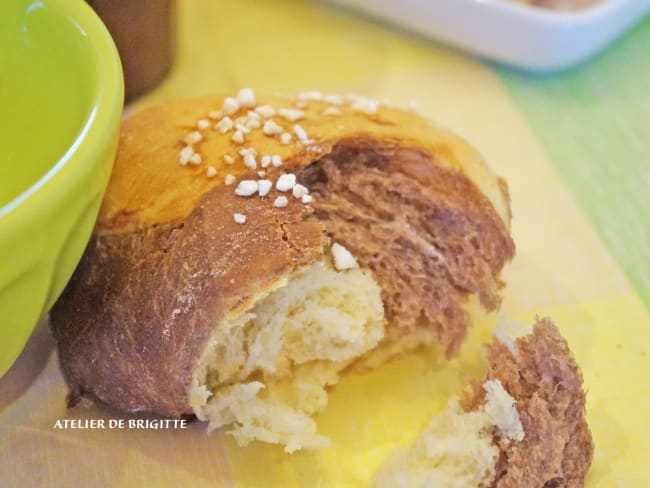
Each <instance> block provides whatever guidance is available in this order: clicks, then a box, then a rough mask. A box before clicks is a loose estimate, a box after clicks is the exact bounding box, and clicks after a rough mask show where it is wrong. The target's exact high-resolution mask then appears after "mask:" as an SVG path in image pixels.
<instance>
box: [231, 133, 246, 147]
mask: <svg viewBox="0 0 650 488" xmlns="http://www.w3.org/2000/svg"><path fill="white" fill-rule="evenodd" d="M232 142H236V143H237V144H243V143H244V133H243V132H242V131H240V130H237V131H235V133H234V134H233V135H232Z"/></svg>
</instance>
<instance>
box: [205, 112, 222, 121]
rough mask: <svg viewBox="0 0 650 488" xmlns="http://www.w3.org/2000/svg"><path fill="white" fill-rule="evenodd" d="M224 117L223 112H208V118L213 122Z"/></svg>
mask: <svg viewBox="0 0 650 488" xmlns="http://www.w3.org/2000/svg"><path fill="white" fill-rule="evenodd" d="M221 117H223V112H222V111H221V110H210V111H209V112H208V118H209V119H213V120H219V119H220V118H221Z"/></svg>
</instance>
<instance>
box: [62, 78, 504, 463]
mask: <svg viewBox="0 0 650 488" xmlns="http://www.w3.org/2000/svg"><path fill="white" fill-rule="evenodd" d="M509 228H510V207H509V198H508V193H507V189H506V185H505V183H504V182H503V181H502V180H501V179H500V178H498V177H497V176H495V175H494V173H492V171H491V170H490V169H489V168H488V167H487V165H486V164H485V162H484V161H483V158H482V157H481V156H480V155H479V154H478V153H477V152H476V151H475V150H474V149H473V148H472V147H471V146H470V145H469V144H468V143H466V142H465V141H464V140H462V139H461V138H459V137H457V136H455V135H453V134H452V133H450V132H448V131H447V130H444V129H443V128H441V127H438V126H436V125H434V124H432V123H431V122H429V121H427V120H425V119H423V118H422V117H420V116H419V115H417V114H415V113H413V112H410V111H401V110H396V109H392V108H388V107H384V106H382V105H381V104H378V103H377V102H376V101H374V100H368V99H364V98H360V97H357V96H347V97H342V96H338V95H323V94H320V93H317V92H310V93H304V94H300V95H298V96H296V97H259V98H258V99H256V97H255V94H254V93H253V92H252V91H251V90H241V91H240V92H239V93H238V94H237V96H236V97H221V96H208V97H203V98H197V99H192V100H177V101H172V102H168V103H165V104H162V105H160V106H157V107H154V108H151V109H149V110H145V111H143V112H140V113H138V114H136V115H134V116H132V117H131V118H129V119H127V120H126V121H124V123H123V127H122V131H121V136H120V143H119V149H118V154H117V159H116V161H115V166H114V170H113V174H112V176H111V181H110V183H109V186H108V189H107V192H106V195H105V199H104V202H103V206H102V208H101V211H100V215H99V219H98V222H97V225H96V227H95V230H94V233H93V236H92V238H91V241H90V243H89V245H88V247H87V249H86V251H85V254H84V256H83V258H82V260H81V262H80V264H79V266H78V267H77V269H76V271H75V273H74V276H73V278H72V280H71V282H70V283H69V285H68V286H67V288H66V290H65V291H64V293H63V295H62V296H61V297H60V299H59V300H58V302H57V303H56V305H55V306H54V308H53V310H52V313H51V323H52V327H53V330H54V335H55V338H56V341H57V345H58V352H59V359H60V364H61V368H62V370H63V373H64V376H65V378H66V381H67V383H68V385H69V387H70V390H71V398H73V399H74V398H78V397H80V396H81V395H88V396H91V397H94V398H96V399H99V400H101V401H103V402H106V403H107V404H109V405H112V406H114V407H115V408H118V409H121V410H123V411H127V412H137V411H147V412H154V413H157V414H160V415H164V416H169V417H178V416H181V415H185V414H194V415H196V416H197V417H198V418H199V419H202V420H206V421H208V422H209V425H210V428H219V427H222V426H228V429H229V432H230V433H231V434H232V435H234V436H235V438H236V439H237V440H238V441H239V442H240V443H241V444H246V443H247V442H249V441H251V440H261V441H266V442H270V443H278V444H282V445H284V446H285V449H286V450H287V451H289V452H292V451H294V450H297V449H301V448H307V449H315V448H320V447H324V446H326V445H327V443H328V440H327V439H326V438H325V437H323V436H321V435H320V434H319V433H318V432H317V431H316V426H315V423H314V421H313V420H312V415H313V414H314V413H316V412H317V411H319V410H321V409H322V408H323V407H324V406H325V405H326V402H327V395H326V388H327V386H328V385H332V384H334V383H336V382H337V381H338V378H339V375H340V374H341V372H342V370H343V369H345V368H346V367H348V366H349V365H351V364H352V363H354V362H355V361H358V360H359V358H362V357H365V356H366V355H368V354H369V353H370V352H372V351H376V350H377V349H378V348H381V347H389V346H390V345H391V344H392V345H393V346H394V347H393V350H394V351H395V352H400V350H402V349H403V348H404V347H407V346H408V347H413V346H415V345H417V344H419V343H422V342H436V343H439V344H440V348H441V351H442V352H443V353H444V354H446V355H447V356H453V355H454V354H455V353H456V352H457V351H458V348H459V346H460V344H461V342H462V341H463V338H464V336H465V333H466V329H467V327H468V325H469V315H468V313H467V312H466V311H465V308H464V307H465V303H466V301H467V299H468V297H469V296H470V295H476V296H477V297H478V298H479V300H480V302H481V303H482V304H483V306H484V307H485V308H487V309H495V308H496V307H497V306H498V305H499V300H500V298H499V289H500V287H501V286H502V282H501V280H500V279H499V274H500V271H501V269H502V267H503V266H504V264H505V263H506V262H507V261H508V260H509V259H511V258H512V256H513V255H514V244H513V241H512V239H511V237H510V234H509ZM395 344H397V346H395Z"/></svg>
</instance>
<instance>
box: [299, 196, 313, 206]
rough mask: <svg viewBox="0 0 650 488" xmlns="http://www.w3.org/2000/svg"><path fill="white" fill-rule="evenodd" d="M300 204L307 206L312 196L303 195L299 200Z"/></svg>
mask: <svg viewBox="0 0 650 488" xmlns="http://www.w3.org/2000/svg"><path fill="white" fill-rule="evenodd" d="M300 201H301V202H302V203H304V204H305V205H307V204H308V203H311V201H312V196H311V195H303V197H302V198H301V199H300Z"/></svg>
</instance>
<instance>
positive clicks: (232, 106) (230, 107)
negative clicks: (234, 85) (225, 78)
mask: <svg viewBox="0 0 650 488" xmlns="http://www.w3.org/2000/svg"><path fill="white" fill-rule="evenodd" d="M222 110H223V113H224V114H226V115H232V114H234V113H236V112H237V111H238V110H239V102H238V101H237V100H235V99H234V98H232V97H227V98H226V99H225V100H224V101H223V107H222Z"/></svg>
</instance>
